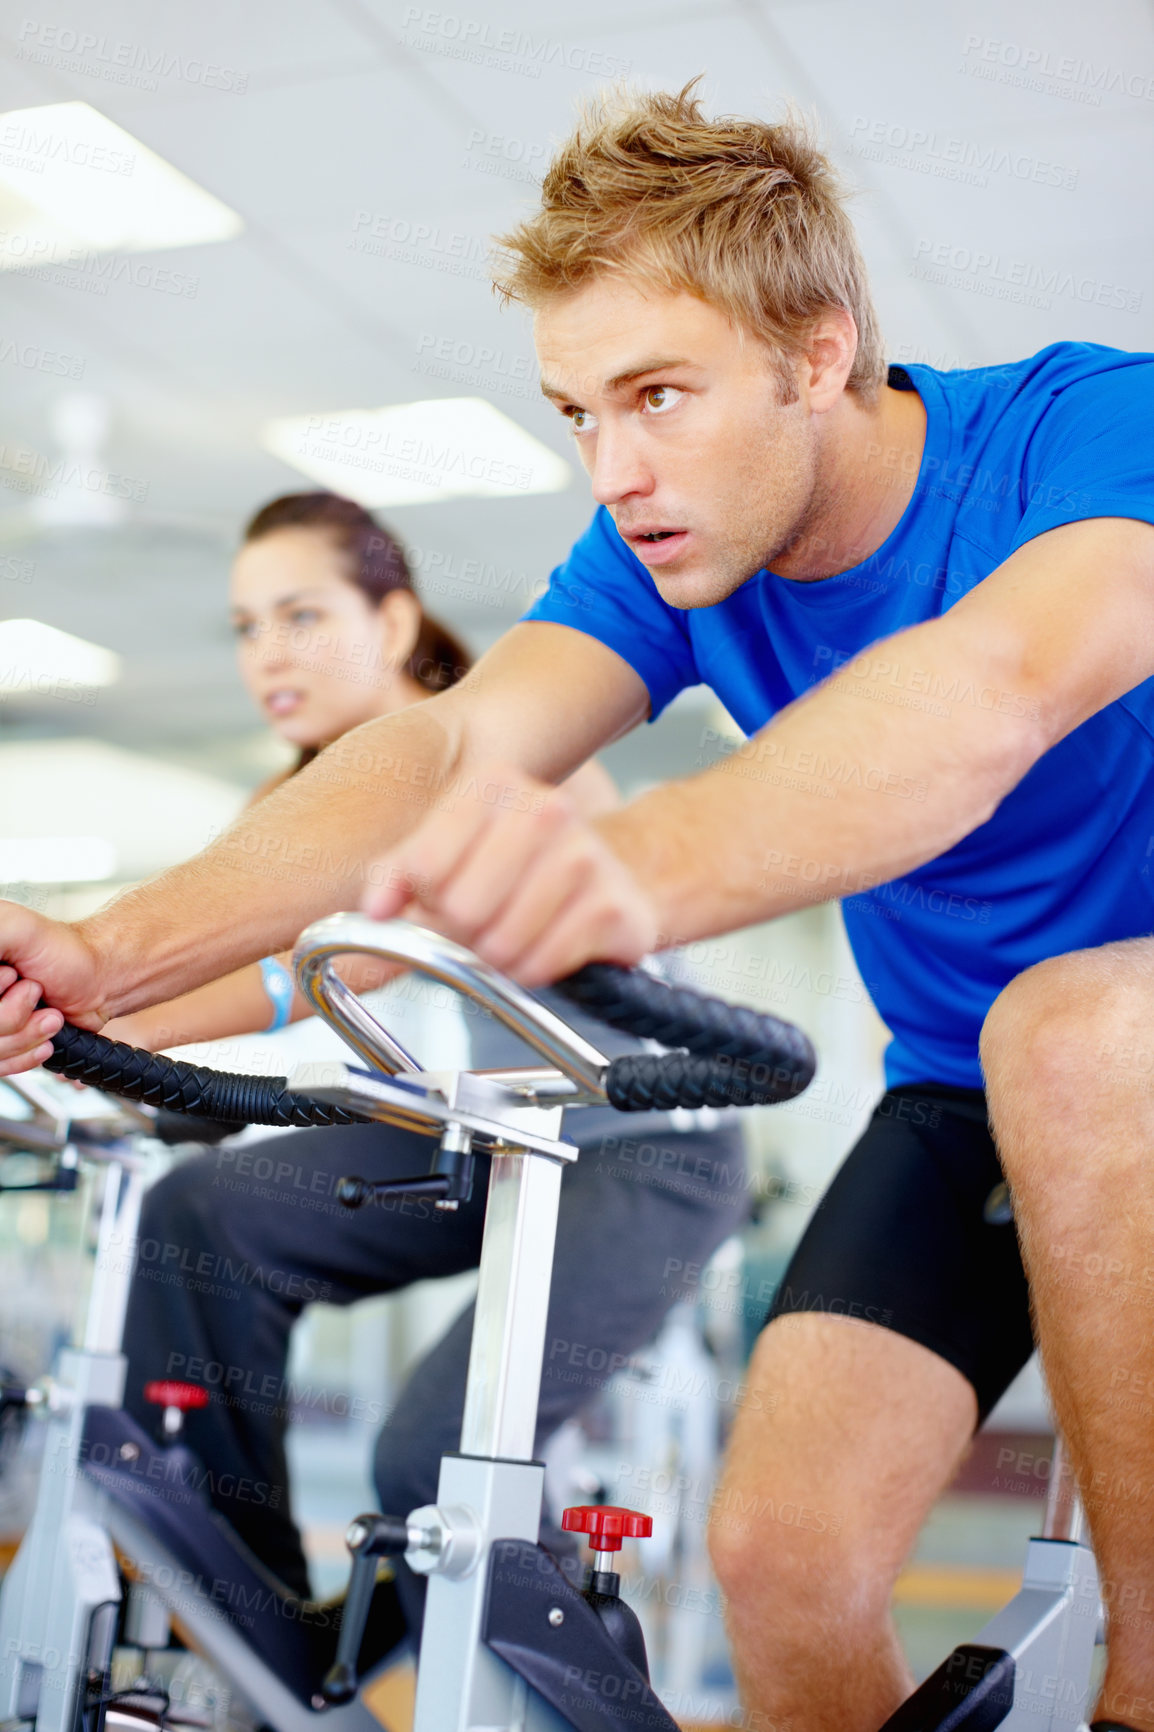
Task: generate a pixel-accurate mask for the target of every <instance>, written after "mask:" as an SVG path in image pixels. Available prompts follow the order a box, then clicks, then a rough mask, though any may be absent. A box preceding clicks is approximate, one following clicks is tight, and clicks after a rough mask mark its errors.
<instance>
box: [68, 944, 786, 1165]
mask: <svg viewBox="0 0 1154 1732" xmlns="http://www.w3.org/2000/svg"><path fill="white" fill-rule="evenodd" d="M355 952H360V953H362V954H366V955H372V956H378V957H384V958H386V959H388V960H390V961H394V962H402V963H404V964H405V965H406V966H408V967H410V968H412V969H414V970H415V971H417V972H418V973H421V974H424V975H426V976H428V977H429V978H431V979H433V980H436V981H439V982H441V983H442V984H445V985H448V986H450V987H452V988H454V989H455V990H456V991H458V992H460V993H462V994H463V995H464V996H466V997H468V998H472V999H473V1000H474V1001H475V1002H476V1003H477V1004H478V1005H480V1006H481V1007H482V1008H483V1009H484V1010H487V1011H488V1012H489V1013H490V1014H491V1015H493V1016H495V1017H496V1018H497V1019H498V1020H499V1021H500V1022H503V1023H504V1024H505V1026H506V1027H507V1028H509V1029H511V1030H512V1031H513V1032H514V1033H515V1034H518V1035H520V1037H521V1038H522V1039H523V1040H524V1041H525V1042H526V1044H527V1045H528V1046H529V1047H531V1048H532V1049H533V1050H534V1051H536V1052H537V1053H538V1054H539V1055H540V1057H541V1059H542V1060H543V1066H542V1067H539V1068H529V1069H526V1070H522V1071H507V1072H499V1073H492V1074H491V1075H490V1076H487V1077H486V1076H476V1077H474V1076H472V1075H471V1073H468V1072H464V1073H461V1075H460V1076H459V1077H457V1078H456V1079H455V1081H454V1080H453V1079H451V1078H449V1077H448V1075H447V1073H443V1072H432V1073H426V1072H424V1071H423V1070H422V1069H421V1066H420V1065H419V1064H418V1062H417V1060H416V1059H415V1058H413V1057H412V1056H411V1055H410V1054H409V1053H407V1052H406V1051H405V1050H404V1048H403V1047H401V1046H400V1045H399V1043H398V1042H397V1041H395V1040H394V1039H393V1037H392V1036H391V1035H390V1034H389V1033H388V1031H387V1030H386V1029H384V1028H383V1027H382V1026H381V1024H380V1023H379V1022H378V1021H377V1019H376V1018H375V1017H374V1016H373V1015H372V1013H371V1012H370V1011H369V1009H368V1008H367V1006H366V1005H364V1004H363V1003H362V1002H361V1001H360V1000H359V999H358V998H357V997H356V995H355V994H354V993H353V992H352V990H351V989H350V988H349V987H348V986H346V985H345V983H344V982H343V981H342V980H341V979H340V977H339V976H338V975H337V974H336V972H335V969H334V967H333V963H334V961H335V959H336V958H337V957H338V956H340V955H348V954H351V953H355ZM294 961H295V968H296V973H297V978H298V981H299V983H300V987H301V991H302V992H303V993H304V994H305V996H306V997H307V998H308V999H310V1001H311V1002H312V1003H313V1004H314V1005H315V1007H316V1009H317V1010H318V1011H319V1012H320V1014H321V1015H323V1016H325V1017H326V1018H327V1019H328V1020H329V1021H330V1022H331V1023H332V1024H333V1026H334V1027H335V1028H336V1029H337V1032H338V1033H339V1034H340V1035H341V1036H342V1038H343V1039H344V1040H345V1041H346V1042H347V1043H348V1044H349V1045H350V1046H351V1047H352V1049H353V1051H354V1052H355V1053H356V1055H357V1056H358V1058H360V1059H361V1060H362V1061H363V1062H364V1063H366V1064H367V1065H368V1066H369V1067H370V1068H369V1069H367V1070H364V1069H361V1068H359V1067H350V1066H344V1067H333V1066H329V1067H327V1069H326V1067H323V1066H322V1067H304V1068H303V1069H299V1070H298V1071H297V1072H296V1073H295V1074H294V1077H293V1079H292V1082H293V1086H292V1087H290V1086H289V1084H288V1081H287V1079H285V1078H267V1077H249V1076H243V1075H237V1074H235V1073H230V1072H220V1071H212V1070H207V1069H205V1068H204V1067H201V1066H198V1065H189V1064H184V1063H182V1062H180V1061H178V1060H175V1059H169V1058H164V1057H162V1056H160V1055H157V1054H153V1053H145V1052H141V1051H139V1050H138V1049H137V1048H134V1047H129V1046H125V1045H123V1044H121V1043H120V1042H116V1041H110V1040H106V1039H105V1038H104V1037H103V1036H102V1035H99V1034H95V1033H92V1032H91V1031H88V1030H84V1029H78V1028H75V1027H73V1026H71V1025H70V1024H68V1023H65V1024H64V1026H63V1027H62V1028H60V1029H59V1031H58V1032H57V1033H56V1034H55V1035H53V1036H52V1040H51V1044H52V1048H53V1050H52V1054H51V1056H50V1057H47V1058H46V1060H45V1063H46V1065H47V1068H48V1069H50V1070H54V1071H58V1072H60V1073H61V1074H63V1075H65V1076H71V1077H78V1078H79V1079H80V1080H82V1081H84V1082H86V1083H89V1084H90V1085H91V1086H93V1087H95V1088H101V1089H104V1090H106V1091H107V1092H108V1093H111V1094H120V1095H123V1096H124V1097H125V1098H126V1099H129V1100H138V1101H143V1102H145V1103H147V1104H149V1105H154V1106H159V1107H164V1108H167V1109H169V1110H172V1111H176V1112H183V1113H187V1114H189V1115H191V1116H194V1117H195V1116H201V1117H206V1118H210V1119H218V1120H226V1121H230V1122H235V1123H236V1124H238V1125H240V1124H246V1123H263V1124H283V1125H290V1124H318V1123H348V1122H350V1120H353V1119H379V1120H384V1121H385V1122H388V1123H394V1124H403V1125H405V1126H407V1127H408V1128H410V1129H417V1130H422V1131H424V1132H426V1133H427V1134H429V1135H436V1136H438V1137H443V1135H444V1132H445V1130H446V1127H447V1126H448V1125H449V1124H450V1123H455V1124H459V1125H462V1126H463V1127H464V1128H465V1129H466V1130H469V1131H470V1134H471V1137H472V1140H473V1141H474V1142H476V1143H478V1144H479V1145H480V1146H482V1147H484V1146H486V1145H489V1146H497V1145H499V1144H501V1143H503V1142H504V1141H505V1140H506V1139H507V1138H508V1137H509V1135H510V1134H511V1132H512V1130H513V1124H514V1120H515V1119H516V1118H517V1116H518V1115H519V1114H520V1113H522V1112H524V1110H525V1109H530V1108H539V1107H543V1106H546V1105H547V1106H549V1107H554V1106H557V1105H567V1106H577V1105H581V1104H593V1103H607V1104H609V1105H610V1106H613V1107H616V1108H617V1109H618V1111H621V1112H642V1111H649V1110H651V1109H654V1108H657V1109H661V1110H669V1109H671V1108H673V1107H677V1106H684V1107H691V1108H692V1107H701V1106H717V1107H721V1106H756V1105H767V1104H772V1103H774V1102H777V1101H784V1100H789V1099H791V1098H792V1097H793V1096H794V1095H797V1094H800V1093H801V1091H802V1090H803V1089H804V1088H806V1087H807V1086H808V1084H809V1082H810V1080H811V1079H812V1077H813V1072H814V1068H815V1065H816V1059H815V1056H814V1052H813V1048H812V1046H811V1044H810V1042H809V1040H808V1039H807V1038H806V1036H805V1035H804V1034H802V1033H801V1031H800V1030H799V1029H797V1028H795V1027H794V1026H793V1025H792V1024H790V1023H786V1022H782V1021H780V1020H779V1019H778V1018H777V1017H773V1016H764V1015H760V1014H757V1013H755V1012H753V1011H750V1010H744V1009H740V1008H738V1007H737V1006H734V1005H729V1004H725V1003H724V1002H723V1001H721V1000H720V999H715V998H707V997H704V996H703V995H701V994H699V993H696V992H693V991H690V990H689V989H687V988H684V987H672V986H668V985H667V984H666V983H665V982H663V981H659V980H655V979H653V978H652V977H651V976H650V975H647V974H645V973H642V972H640V971H636V970H632V969H626V968H618V967H615V966H611V965H609V964H603V963H590V964H587V965H586V966H585V967H584V968H581V969H579V970H578V971H577V973H576V974H574V975H571V976H570V977H569V978H568V979H567V980H564V981H561V982H559V983H558V990H559V991H560V992H562V993H563V994H565V995H566V996H567V997H569V998H570V999H571V1000H572V1001H573V1002H574V1003H575V1004H578V1005H580V1007H581V1008H582V1009H584V1010H586V1011H588V1012H590V1013H591V1014H592V1015H594V1016H596V1017H598V1018H599V1019H600V1020H601V1021H603V1022H607V1023H608V1024H609V1025H610V1026H611V1027H614V1028H617V1029H619V1030H621V1031H623V1032H625V1033H627V1034H632V1035H635V1036H638V1037H641V1038H649V1039H654V1040H657V1041H659V1042H660V1043H661V1044H662V1045H663V1046H666V1047H669V1048H674V1049H678V1050H674V1051H670V1052H666V1053H661V1054H650V1053H640V1054H628V1055H626V1056H625V1057H622V1058H616V1059H613V1060H609V1059H607V1058H606V1057H605V1055H604V1054H603V1053H601V1052H599V1051H598V1050H597V1049H596V1048H595V1047H593V1046H591V1045H590V1044H589V1043H588V1042H587V1041H585V1040H583V1039H582V1038H581V1037H580V1036H579V1035H578V1034H576V1033H575V1032H574V1030H572V1029H570V1028H569V1027H568V1026H567V1024H566V1023H565V1022H563V1021H562V1019H561V1018H560V1017H558V1016H555V1015H554V1014H553V1013H552V1012H551V1011H550V1010H548V1009H547V1008H546V1006H544V1005H542V1004H541V1003H539V1002H538V1000H536V999H535V998H534V997H533V996H532V995H531V994H530V993H528V992H527V991H526V990H525V989H524V988H522V987H520V986H517V985H516V984H515V983H514V982H513V981H511V980H508V979H506V978H505V977H504V976H503V975H501V974H499V973H498V972H497V971H496V970H495V969H493V968H491V967H490V966H489V965H488V964H487V963H485V962H483V961H482V960H481V959H480V958H479V957H477V956H474V955H473V954H472V952H470V951H468V950H466V949H464V947H463V946H461V945H458V944H455V943H454V942H453V941H452V940H450V939H447V938H443V937H441V936H440V935H439V934H437V933H434V932H429V931H426V930H425V929H424V928H423V927H419V926H411V925H409V924H407V923H406V922H404V921H400V920H389V921H374V920H370V919H369V918H367V917H366V916H364V915H360V914H335V915H330V916H329V917H328V918H327V919H324V920H320V921H317V922H315V923H314V924H313V925H312V926H310V927H308V929H307V930H306V931H305V932H304V933H303V934H302V935H301V938H300V941H299V943H298V946H297V950H296V954H295V958H294ZM50 1014H52V1015H54V1016H55V1014H56V1013H50ZM337 1070H340V1071H341V1072H342V1073H343V1074H342V1075H341V1077H340V1078H339V1079H338V1077H337V1076H336V1071H337ZM322 1072H323V1073H324V1076H323V1077H322V1074H321V1073H322ZM325 1077H327V1084H326V1082H325V1080H324V1078H325ZM466 1094H468V1095H469V1097H470V1100H471V1102H472V1105H471V1106H470V1105H467V1104H466V1101H465V1098H464V1096H465V1095H466ZM325 1097H328V1098H327V1099H326V1098H325ZM342 1097H343V1098H342ZM338 1100H340V1102H341V1104H339V1105H338V1104H337V1102H338ZM482 1108H484V1110H481V1109H482ZM498 1109H500V1110H498ZM510 1113H512V1114H513V1115H514V1120H510V1118H509V1114H510ZM519 1128H520V1129H524V1130H525V1131H526V1133H527V1134H528V1133H529V1127H528V1124H527V1123H526V1124H524V1125H523V1126H520V1127H519ZM547 1140H550V1141H551V1140H552V1139H547ZM560 1147H561V1146H559V1145H554V1149H551V1151H550V1152H553V1153H560Z"/></svg>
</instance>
